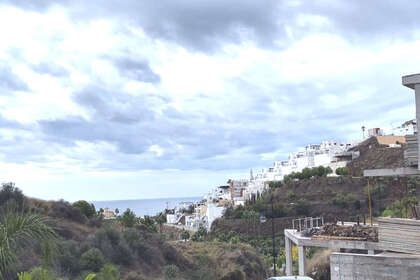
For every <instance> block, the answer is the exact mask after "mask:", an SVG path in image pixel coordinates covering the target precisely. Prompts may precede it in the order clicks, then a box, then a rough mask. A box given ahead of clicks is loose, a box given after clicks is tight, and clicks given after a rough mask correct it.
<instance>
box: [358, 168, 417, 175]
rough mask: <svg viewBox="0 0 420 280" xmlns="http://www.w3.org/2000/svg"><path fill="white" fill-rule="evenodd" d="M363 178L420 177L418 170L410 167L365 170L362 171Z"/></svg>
mask: <svg viewBox="0 0 420 280" xmlns="http://www.w3.org/2000/svg"><path fill="white" fill-rule="evenodd" d="M363 176H365V177H387V176H401V177H406V176H420V170H418V169H416V168H411V167H401V168H394V169H366V170H364V171H363Z"/></svg>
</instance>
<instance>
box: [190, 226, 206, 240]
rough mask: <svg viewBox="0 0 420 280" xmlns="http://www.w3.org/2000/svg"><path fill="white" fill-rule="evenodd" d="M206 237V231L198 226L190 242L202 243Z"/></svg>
mask: <svg viewBox="0 0 420 280" xmlns="http://www.w3.org/2000/svg"><path fill="white" fill-rule="evenodd" d="M206 236H207V230H206V229H205V228H204V227H203V226H200V227H199V228H198V230H197V231H196V232H195V233H194V234H193V236H192V237H191V240H192V241H204V239H205V238H206Z"/></svg>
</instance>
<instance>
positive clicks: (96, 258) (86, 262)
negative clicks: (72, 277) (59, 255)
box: [80, 248, 105, 272]
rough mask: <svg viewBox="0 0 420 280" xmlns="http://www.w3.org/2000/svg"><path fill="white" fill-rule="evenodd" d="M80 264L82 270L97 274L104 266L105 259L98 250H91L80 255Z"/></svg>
mask: <svg viewBox="0 0 420 280" xmlns="http://www.w3.org/2000/svg"><path fill="white" fill-rule="evenodd" d="M80 264H81V266H82V267H83V268H84V269H88V270H92V271H94V272H98V271H99V270H100V269H101V268H102V266H103V265H104V264H105V259H104V256H103V254H102V252H101V251H100V250H99V249H97V248H91V249H89V250H87V251H86V252H84V253H83V254H82V256H81V258H80Z"/></svg>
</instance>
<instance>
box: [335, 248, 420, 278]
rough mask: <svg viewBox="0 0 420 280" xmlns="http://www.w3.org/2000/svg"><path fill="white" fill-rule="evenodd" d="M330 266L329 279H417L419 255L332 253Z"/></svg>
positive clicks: (419, 262) (419, 270)
mask: <svg viewBox="0 0 420 280" xmlns="http://www.w3.org/2000/svg"><path fill="white" fill-rule="evenodd" d="M330 266H331V280H353V279H358V280H364V279H366V280H367V279H369V280H382V279H390V280H394V279H395V280H397V279H398V280H401V279H419V275H420V255H411V254H398V253H382V254H377V255H361V254H350V253H333V254H331V255H330Z"/></svg>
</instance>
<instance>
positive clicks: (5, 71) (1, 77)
mask: <svg viewBox="0 0 420 280" xmlns="http://www.w3.org/2000/svg"><path fill="white" fill-rule="evenodd" d="M19 90H22V91H25V90H28V86H27V85H26V83H25V82H24V81H22V79H20V78H19V77H18V76H17V75H16V74H15V73H13V71H12V69H11V68H10V67H9V66H7V65H3V66H2V65H0V95H6V94H9V93H10V92H11V91H19Z"/></svg>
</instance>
